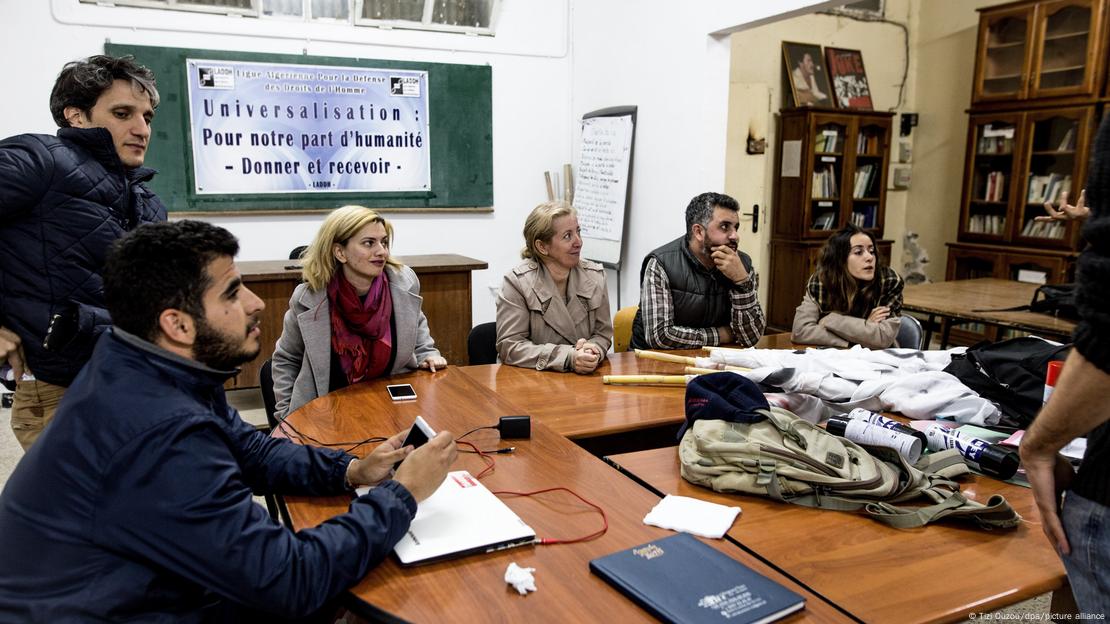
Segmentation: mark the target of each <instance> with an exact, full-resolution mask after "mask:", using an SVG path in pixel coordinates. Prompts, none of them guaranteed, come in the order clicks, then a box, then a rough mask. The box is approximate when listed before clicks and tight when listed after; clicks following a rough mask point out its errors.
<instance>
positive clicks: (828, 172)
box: [812, 165, 836, 198]
mask: <svg viewBox="0 0 1110 624" xmlns="http://www.w3.org/2000/svg"><path fill="white" fill-rule="evenodd" d="M812 193H813V196H814V197H816V198H824V197H836V167H834V166H833V165H825V167H824V168H823V169H820V170H817V171H814V172H813V191H812Z"/></svg>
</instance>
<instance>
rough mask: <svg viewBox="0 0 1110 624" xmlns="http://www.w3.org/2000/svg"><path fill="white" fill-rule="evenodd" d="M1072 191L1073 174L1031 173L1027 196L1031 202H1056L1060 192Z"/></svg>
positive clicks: (1027, 199)
mask: <svg viewBox="0 0 1110 624" xmlns="http://www.w3.org/2000/svg"><path fill="white" fill-rule="evenodd" d="M1070 192H1071V176H1070V175H1063V174H1059V173H1050V174H1048V175H1033V173H1032V172H1030V173H1029V193H1028V196H1027V198H1026V201H1028V202H1029V203H1030V204H1043V203H1045V202H1053V203H1055V202H1056V201H1057V200H1058V199H1059V197H1060V193H1070Z"/></svg>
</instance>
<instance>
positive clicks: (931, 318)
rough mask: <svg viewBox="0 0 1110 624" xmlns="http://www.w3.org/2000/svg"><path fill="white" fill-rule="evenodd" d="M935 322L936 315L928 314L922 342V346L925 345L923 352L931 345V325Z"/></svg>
mask: <svg viewBox="0 0 1110 624" xmlns="http://www.w3.org/2000/svg"><path fill="white" fill-rule="evenodd" d="M935 322H936V315H935V314H932V313H930V314H929V322H928V324H927V325H926V326H925V342H924V345H925V350H926V351H928V350H929V345H931V344H933V323H935Z"/></svg>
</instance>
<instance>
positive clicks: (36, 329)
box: [0, 128, 166, 386]
mask: <svg viewBox="0 0 1110 624" xmlns="http://www.w3.org/2000/svg"><path fill="white" fill-rule="evenodd" d="M153 176H154V170H153V169H148V168H145V167H138V168H131V169H129V168H127V167H125V166H124V164H123V162H122V161H120V159H119V155H118V154H117V153H116V148H115V145H114V144H113V143H112V135H111V133H110V132H108V131H107V130H106V129H104V128H90V129H82V128H62V129H61V130H58V136H57V137H52V136H49V135H44V134H21V135H19V136H14V137H10V138H8V139H4V140H3V141H0V325H3V326H5V327H7V328H8V329H11V330H12V331H14V332H15V333H16V334H18V335H19V337H20V339H21V340H22V341H23V348H24V351H25V352H26V354H27V363H28V365H29V366H30V368H31V372H33V373H34V374H35V376H36V377H37V378H39V379H41V380H43V381H46V382H49V383H52V384H56V385H59V386H68V385H69V384H70V382H72V381H73V378H74V377H75V376H76V375H77V371H79V370H81V367H82V366H84V365H85V362H87V361H88V360H89V356H90V355H91V354H92V350H93V346H94V345H95V344H96V339H97V338H98V337H99V336H100V334H101V333H102V332H103V331H104V330H105V329H106V328H107V327H108V326H109V325H110V323H111V321H110V319H109V317H108V312H107V310H105V309H104V289H103V284H102V280H101V277H100V274H101V271H102V269H103V267H104V260H105V257H106V256H107V252H108V247H109V246H110V245H111V244H112V242H113V241H115V240H116V239H118V238H119V237H120V236H123V234H124V233H125V232H127V231H129V230H133V229H135V227H137V226H138V225H139V224H141V223H147V222H151V221H165V220H166V209H165V207H164V206H163V205H162V202H161V201H159V199H158V197H157V196H156V195H155V194H154V193H152V192H151V191H150V190H149V189H147V187H146V186H145V185H144V184H143V182H144V181H146V180H149V179H150V178H152V177H153ZM69 310H76V313H77V317H78V334H77V337H76V338H75V339H74V340H72V341H71V342H70V343H69V344H67V345H65V346H64V347H62V348H61V349H60V350H59V351H57V352H49V351H46V350H44V349H43V348H42V339H43V336H45V335H46V328H47V327H48V326H49V325H50V317H51V316H52V315H53V314H55V313H61V312H66V311H69Z"/></svg>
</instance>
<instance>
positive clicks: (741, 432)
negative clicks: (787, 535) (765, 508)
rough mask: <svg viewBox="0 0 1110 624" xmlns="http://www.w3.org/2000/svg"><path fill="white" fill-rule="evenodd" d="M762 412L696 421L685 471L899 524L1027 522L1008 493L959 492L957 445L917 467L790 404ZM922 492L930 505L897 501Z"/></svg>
mask: <svg viewBox="0 0 1110 624" xmlns="http://www.w3.org/2000/svg"><path fill="white" fill-rule="evenodd" d="M758 412H759V413H760V414H763V415H765V416H767V419H766V420H760V421H758V422H754V423H744V422H726V421H723V420H695V421H694V422H693V424H692V425H691V426H690V427H689V428H688V429H687V431H686V433H685V435H683V436H682V442H681V443H680V444H679V447H678V454H679V460H680V463H681V465H682V477H683V478H684V479H686V480H687V481H689V482H691V483H695V484H697V485H703V486H707V487H710V488H713V489H714V490H716V491H718V492H739V493H743V494H757V495H760V496H767V497H770V498H773V499H775V500H778V501H782V502H787V503H793V504H795V505H804V506H806V507H816V508H820V509H835V510H840V511H862V512H863V513H865V514H867V515H868V516H870V517H872V518H874V519H876V520H879V521H880V522H883V523H885V524H889V525H890V526H893V527H896V528H912V527H919V526H923V525H925V524H928V523H930V522H933V521H936V520H940V519H942V518H951V519H960V520H969V521H972V522H974V523H976V524H977V525H978V526H979V527H981V528H984V529H993V528H1013V527H1016V526H1017V525H1018V524H1020V522H1021V516H1020V515H1018V514H1017V512H1015V511H1014V510H1013V509H1012V508H1011V507H1010V505H1009V503H1007V502H1006V499H1005V498H1003V497H1002V496H992V497H991V498H990V500H988V501H987V504H986V505H983V504H981V503H977V502H975V501H972V500H969V499H967V498H966V497H964V496H963V495H962V494H961V493H960V486H959V484H958V483H956V482H955V481H953V480H952V478H953V477H956V476H960V475H963V474H967V473H968V468H967V465H966V464H964V462H963V460H962V458H961V457H960V456H959V454H958V453H957V452H956V451H954V450H949V451H942V452H939V453H932V454H929V455H926V456H925V457H924V458H923V459H922V460H921V461H919V462H918V463H917V465H916V466H912V465H910V464H909V463H907V461H906V460H905V459H904V458H903V457H902V456H901V455H899V454H898V453H897V452H896V451H893V450H891V449H885V448H880V447H867V448H866V449H865V448H864V447H862V446H860V445H858V444H856V443H855V442H852V441H850V440H847V439H845V438H842V437H839V436H835V435H833V434H831V433H829V432H827V431H825V430H824V429H822V428H820V427H817V426H816V425H814V424H812V423H810V422H808V421H806V420H804V419H802V418H799V417H798V416H796V415H794V414H793V413H791V412H789V411H787V410H784V409H781V408H778V407H771V409H770V410H763V409H761V410H758ZM919 498H926V499H929V500H930V501H931V504H928V505H925V506H909V507H904V506H899V505H898V504H901V503H905V502H908V501H912V500H914V499H919ZM896 503H897V504H896Z"/></svg>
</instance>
